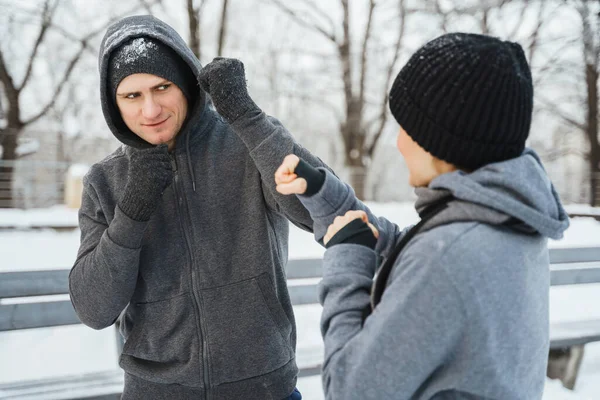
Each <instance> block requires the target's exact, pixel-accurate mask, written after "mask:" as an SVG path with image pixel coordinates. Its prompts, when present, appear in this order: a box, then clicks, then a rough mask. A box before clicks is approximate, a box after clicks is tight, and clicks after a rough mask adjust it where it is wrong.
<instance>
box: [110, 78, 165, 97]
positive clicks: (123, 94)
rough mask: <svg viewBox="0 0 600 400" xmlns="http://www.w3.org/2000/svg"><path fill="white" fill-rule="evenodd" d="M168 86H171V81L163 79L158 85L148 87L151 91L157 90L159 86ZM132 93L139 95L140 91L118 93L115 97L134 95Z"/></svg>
mask: <svg viewBox="0 0 600 400" xmlns="http://www.w3.org/2000/svg"><path fill="white" fill-rule="evenodd" d="M169 84H171V81H168V80H166V79H165V80H164V81H161V82H160V83H159V84H157V85H154V86H152V87H150V89H153V90H154V89H158V88H159V87H161V86H164V85H169ZM134 93H141V91H140V90H131V91H123V92H118V93H117V96H128V95H130V94H134Z"/></svg>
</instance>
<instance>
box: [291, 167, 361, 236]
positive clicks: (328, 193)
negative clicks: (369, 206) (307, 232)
mask: <svg viewBox="0 0 600 400" xmlns="http://www.w3.org/2000/svg"><path fill="white" fill-rule="evenodd" d="M318 169H319V170H320V171H321V172H323V173H324V174H325V181H324V182H323V185H322V186H321V188H320V189H319V191H318V192H317V193H315V194H313V195H312V196H304V195H298V199H300V202H301V203H302V205H303V206H304V207H305V208H306V209H307V210H308V212H309V213H310V216H311V218H312V220H313V221H314V225H313V229H314V232H315V239H316V240H317V241H321V239H323V237H324V236H325V233H327V228H328V227H329V225H331V224H332V223H333V220H334V219H335V217H336V216H337V215H339V214H338V213H339V212H340V210H346V209H348V210H350V209H352V206H353V205H354V204H353V203H354V199H355V196H354V191H353V190H352V188H351V187H350V186H348V185H347V184H345V183H344V182H342V181H340V180H339V179H338V178H336V177H335V175H333V174H332V173H331V172H330V171H328V170H327V169H325V168H318Z"/></svg>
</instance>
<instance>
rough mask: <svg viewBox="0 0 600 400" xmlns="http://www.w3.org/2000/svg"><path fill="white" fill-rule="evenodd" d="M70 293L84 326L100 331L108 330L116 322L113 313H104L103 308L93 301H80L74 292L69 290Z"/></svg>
mask: <svg viewBox="0 0 600 400" xmlns="http://www.w3.org/2000/svg"><path fill="white" fill-rule="evenodd" d="M69 293H70V296H71V305H72V306H73V309H74V310H75V314H77V318H78V319H79V321H80V322H81V323H82V324H84V325H86V326H89V327H90V328H92V329H94V330H97V331H99V330H101V329H104V328H108V327H109V326H111V325H112V324H114V322H115V321H116V318H114V317H113V316H112V315H111V314H112V313H109V312H105V311H104V312H103V311H102V309H101V307H99V306H98V304H95V303H94V302H93V301H90V300H87V301H86V300H85V299H80V298H79V296H78V295H77V294H76V293H75V292H74V291H73V290H69Z"/></svg>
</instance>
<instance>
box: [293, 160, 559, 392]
mask: <svg viewBox="0 0 600 400" xmlns="http://www.w3.org/2000/svg"><path fill="white" fill-rule="evenodd" d="M448 192H451V193H452V194H453V195H454V197H455V198H456V200H455V201H453V202H451V203H450V204H449V207H448V208H447V209H446V210H444V211H442V212H441V213H440V214H438V215H437V216H436V217H434V218H433V219H431V220H430V221H429V222H428V223H427V224H426V225H425V226H424V228H423V230H422V231H421V232H420V233H419V234H417V235H416V236H415V237H414V238H413V239H412V240H411V241H410V242H409V243H408V244H407V246H406V247H405V248H404V249H403V251H402V252H401V253H400V255H399V257H398V259H397V260H396V262H395V265H394V269H393V271H392V273H391V275H390V278H389V280H388V286H387V288H386V290H385V292H384V294H383V297H382V300H381V302H380V303H379V304H378V305H377V307H376V308H375V310H374V312H373V313H372V314H371V316H369V317H368V318H367V320H366V321H365V324H364V327H361V313H362V310H363V308H364V307H365V306H367V305H368V304H369V291H370V288H371V284H372V281H373V276H374V274H375V272H376V269H377V266H378V265H379V263H378V258H379V257H382V258H386V257H387V256H388V255H389V254H390V252H391V251H392V250H393V248H394V247H395V245H396V244H397V243H398V241H399V240H400V239H401V238H402V236H403V235H404V234H405V233H406V231H407V229H405V230H401V229H399V228H398V226H396V225H394V224H392V223H391V222H389V221H387V220H386V219H384V218H377V217H376V216H374V215H373V214H371V212H370V211H369V210H368V208H367V207H365V206H364V205H363V204H362V203H360V202H359V201H358V200H357V199H356V198H355V196H354V193H353V191H352V189H351V188H350V187H349V186H347V185H345V184H343V183H342V182H340V181H339V180H338V179H336V178H335V177H334V176H333V175H331V174H329V173H327V174H326V179H325V183H324V185H323V187H322V188H321V190H320V191H319V192H318V193H317V194H315V195H314V196H312V197H305V196H299V197H300V198H301V200H302V202H303V203H304V205H305V206H306V207H307V208H308V209H309V210H310V212H311V216H312V217H313V219H314V221H315V225H314V228H315V237H316V239H317V240H321V239H322V238H323V236H324V234H325V232H326V229H327V227H328V226H329V224H331V223H332V222H333V219H334V218H335V217H336V216H337V215H343V214H345V213H346V211H348V210H353V209H362V210H365V211H367V213H368V214H369V220H370V221H371V222H372V223H374V225H375V226H376V227H377V228H378V230H379V232H380V236H379V239H378V242H377V246H376V248H375V251H373V250H371V249H369V248H368V247H365V246H361V245H356V244H339V245H335V246H333V247H331V248H330V249H328V250H327V251H326V253H325V256H324V261H323V263H324V266H323V268H324V272H323V280H322V282H321V284H320V288H319V297H320V301H321V304H322V305H323V316H322V319H321V331H322V334H323V338H324V342H325V363H324V367H323V385H324V389H325V393H326V398H327V399H336V400H337V399H341V400H342V399H343V400H351V399H356V400H366V399H373V400H385V399H394V400H399V399H499V400H519V399H522V400H534V399H540V398H541V397H542V393H543V387H544V379H545V375H546V363H547V358H548V348H549V339H548V294H549V284H550V274H549V261H548V250H547V238H548V237H550V238H553V239H558V238H560V237H562V233H563V231H564V230H565V229H566V228H567V227H568V224H569V223H568V217H567V215H566V213H565V211H564V209H563V207H562V206H561V204H560V201H559V199H558V196H557V194H556V192H555V190H554V188H553V186H552V184H551V183H550V181H549V179H548V177H547V176H546V173H545V172H544V170H543V168H542V165H541V162H540V160H539V158H538V157H537V155H536V154H535V153H534V152H533V151H531V150H526V151H525V153H524V154H523V155H522V156H520V157H518V158H515V159H512V160H509V161H505V162H501V163H496V164H490V165H487V166H485V167H482V168H480V169H478V170H476V171H474V172H473V173H470V174H466V173H463V172H453V173H448V174H444V175H441V176H439V177H437V178H436V179H434V180H433V181H432V182H431V184H430V185H429V187H428V188H420V189H418V190H417V195H418V201H417V204H416V205H417V208H418V209H419V210H420V209H422V208H425V207H427V205H429V204H432V203H433V202H434V201H435V200H437V199H439V198H440V197H441V196H444V195H447V194H448ZM378 256H379V257H378Z"/></svg>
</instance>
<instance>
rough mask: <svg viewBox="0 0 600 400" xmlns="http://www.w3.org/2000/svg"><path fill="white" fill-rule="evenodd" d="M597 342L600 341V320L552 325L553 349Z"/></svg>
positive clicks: (551, 338) (551, 343) (551, 344)
mask: <svg viewBox="0 0 600 400" xmlns="http://www.w3.org/2000/svg"><path fill="white" fill-rule="evenodd" d="M597 341H600V320H589V321H573V322H560V323H554V324H551V325H550V348H551V349H558V348H563V347H571V346H575V345H579V344H587V343H590V342H597Z"/></svg>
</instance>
